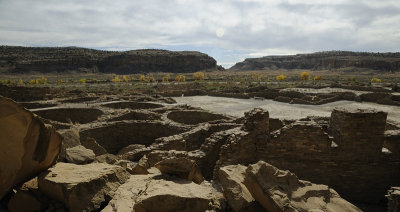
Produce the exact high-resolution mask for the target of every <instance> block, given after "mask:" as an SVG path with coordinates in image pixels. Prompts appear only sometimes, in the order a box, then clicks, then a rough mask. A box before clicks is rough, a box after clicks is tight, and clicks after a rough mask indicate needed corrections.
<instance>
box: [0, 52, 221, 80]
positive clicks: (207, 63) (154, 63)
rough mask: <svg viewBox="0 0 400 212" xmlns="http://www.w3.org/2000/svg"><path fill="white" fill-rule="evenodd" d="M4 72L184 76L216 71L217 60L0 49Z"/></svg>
mask: <svg viewBox="0 0 400 212" xmlns="http://www.w3.org/2000/svg"><path fill="white" fill-rule="evenodd" d="M0 65H1V70H0V71H1V72H3V73H4V72H6V73H31V72H33V73H35V72H38V73H49V72H59V73H68V72H78V73H96V72H101V73H117V74H133V73H149V72H170V73H185V72H196V71H200V70H206V69H208V70H217V68H218V67H217V64H216V61H215V59H213V58H212V57H209V56H208V55H206V54H203V53H200V52H192V51H182V52H173V51H166V50H156V49H143V50H134V51H125V52H110V51H100V50H94V49H85V48H76V47H65V48H40V47H17V46H0Z"/></svg>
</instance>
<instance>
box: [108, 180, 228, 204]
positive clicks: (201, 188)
mask: <svg viewBox="0 0 400 212" xmlns="http://www.w3.org/2000/svg"><path fill="white" fill-rule="evenodd" d="M222 209H223V195H222V194H221V193H220V192H218V191H217V190H215V189H214V188H213V187H212V186H211V185H207V184H201V185H198V184H196V183H193V182H191V181H187V180H183V179H173V178H172V179H168V178H165V177H163V176H162V175H159V174H148V175H132V176H131V178H130V179H129V180H128V181H127V182H126V183H125V184H123V185H122V186H120V187H119V188H118V190H117V191H116V194H115V195H114V198H113V199H112V200H111V201H110V203H109V204H108V206H107V207H106V208H105V209H104V210H103V211H105V212H117V211H121V212H122V211H123V212H125V211H138V212H141V211H159V212H163V211H188V212H189V211H220V210H222Z"/></svg>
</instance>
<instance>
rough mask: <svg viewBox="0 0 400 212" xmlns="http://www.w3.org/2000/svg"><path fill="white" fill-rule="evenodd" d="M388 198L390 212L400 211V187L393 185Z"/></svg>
mask: <svg viewBox="0 0 400 212" xmlns="http://www.w3.org/2000/svg"><path fill="white" fill-rule="evenodd" d="M386 198H387V199H388V212H397V211H400V187H392V188H390V190H389V191H388V194H387V195H386Z"/></svg>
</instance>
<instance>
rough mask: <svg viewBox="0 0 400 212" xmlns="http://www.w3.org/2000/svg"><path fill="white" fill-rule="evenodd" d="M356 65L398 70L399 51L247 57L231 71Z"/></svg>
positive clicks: (399, 62)
mask: <svg viewBox="0 0 400 212" xmlns="http://www.w3.org/2000/svg"><path fill="white" fill-rule="evenodd" d="M346 67H356V68H365V69H374V70H378V71H400V53H360V52H346V51H330V52H317V53H312V54H297V55H288V56H266V57H261V58H247V59H245V60H244V61H243V62H239V63H236V64H235V65H234V66H232V67H231V68H230V70H232V71H245V70H260V69H279V68H281V69H339V68H346Z"/></svg>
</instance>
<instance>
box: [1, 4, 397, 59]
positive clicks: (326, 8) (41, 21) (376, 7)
mask: <svg viewBox="0 0 400 212" xmlns="http://www.w3.org/2000/svg"><path fill="white" fill-rule="evenodd" d="M0 45H22V46H80V47H89V48H96V49H105V50H129V49H141V48H162V49H169V50H197V51H201V52H204V53H207V54H209V55H210V56H212V57H214V58H215V59H217V61H218V63H219V64H221V65H223V66H225V67H229V66H231V65H233V64H234V63H236V62H239V61H241V60H243V59H244V58H247V57H259V56H266V55H283V54H296V53H308V52H315V51H327V50H351V51H368V52H370V51H375V52H395V51H400V49H399V48H400V0H307V1H304V0H203V1H200V0H145V1H137V0H136V1H135V0H113V1H111V0H0Z"/></svg>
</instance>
